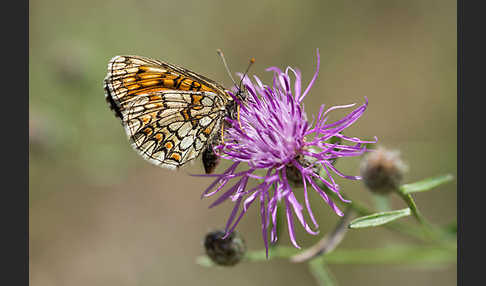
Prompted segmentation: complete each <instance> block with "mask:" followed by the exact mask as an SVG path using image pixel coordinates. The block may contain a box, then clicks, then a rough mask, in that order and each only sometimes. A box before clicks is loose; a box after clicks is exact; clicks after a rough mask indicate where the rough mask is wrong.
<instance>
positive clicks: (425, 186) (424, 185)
mask: <svg viewBox="0 0 486 286" xmlns="http://www.w3.org/2000/svg"><path fill="white" fill-rule="evenodd" d="M453 179H454V177H453V176H452V175H451V174H447V175H442V176H438V177H435V178H428V179H425V180H422V181H418V182H415V183H411V184H405V185H402V186H400V190H401V192H402V193H404V194H411V193H417V192H425V191H428V190H431V189H433V188H435V187H437V186H440V185H442V184H445V183H448V182H450V181H452V180H453Z"/></svg>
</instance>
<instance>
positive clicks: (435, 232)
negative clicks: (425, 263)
mask: <svg viewBox="0 0 486 286" xmlns="http://www.w3.org/2000/svg"><path fill="white" fill-rule="evenodd" d="M398 194H399V195H400V197H401V198H402V199H403V201H404V202H405V203H406V204H407V206H408V207H409V208H410V210H411V211H412V215H413V216H414V217H415V219H416V220H417V221H418V223H419V224H420V225H421V226H422V229H423V233H424V235H425V236H426V237H427V238H428V239H431V240H435V241H440V237H441V231H440V230H439V229H438V228H436V227H435V226H434V225H432V224H431V223H429V222H428V221H427V220H426V219H425V218H424V216H423V215H422V213H421V212H420V211H419V209H418V207H417V205H416V204H415V201H414V200H413V198H412V196H411V195H410V194H405V193H404V192H401V191H398Z"/></svg>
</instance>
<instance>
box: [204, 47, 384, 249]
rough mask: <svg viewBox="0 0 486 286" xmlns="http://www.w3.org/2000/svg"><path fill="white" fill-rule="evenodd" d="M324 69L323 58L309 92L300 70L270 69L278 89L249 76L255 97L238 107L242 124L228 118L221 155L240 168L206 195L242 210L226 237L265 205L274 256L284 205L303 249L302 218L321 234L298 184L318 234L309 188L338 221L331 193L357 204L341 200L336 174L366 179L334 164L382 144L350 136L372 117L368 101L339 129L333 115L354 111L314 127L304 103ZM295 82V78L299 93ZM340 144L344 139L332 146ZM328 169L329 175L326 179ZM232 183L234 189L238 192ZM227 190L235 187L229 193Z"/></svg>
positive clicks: (323, 114)
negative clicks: (299, 196)
mask: <svg viewBox="0 0 486 286" xmlns="http://www.w3.org/2000/svg"><path fill="white" fill-rule="evenodd" d="M319 64H320V57H319V51H317V70H316V72H315V74H314V76H313V78H312V80H311V81H310V83H309V85H308V86H307V88H306V89H305V90H304V92H302V80H301V73H300V71H299V70H298V69H292V68H291V67H287V69H286V70H285V72H283V71H282V70H280V69H279V68H277V67H270V68H268V69H267V71H271V72H273V74H274V75H273V86H272V87H269V86H267V85H264V84H263V83H262V82H261V81H260V79H259V78H258V77H256V76H254V79H255V82H256V83H253V82H252V81H251V80H250V79H249V78H247V77H245V78H244V79H243V85H244V86H245V88H246V90H247V91H248V96H247V98H246V100H245V102H238V103H239V104H240V106H241V110H240V116H239V120H232V119H230V118H227V119H226V120H227V121H228V122H229V123H230V128H227V129H226V130H225V134H224V143H223V144H221V145H219V146H216V147H215V151H216V153H218V154H219V156H221V157H222V158H224V159H227V160H230V161H233V162H234V163H233V164H232V165H231V166H230V167H229V168H228V169H227V170H226V171H225V172H223V173H222V174H212V175H207V176H211V177H215V181H214V182H213V183H212V184H211V185H210V186H209V187H208V188H207V189H206V190H205V191H204V192H203V197H210V196H213V195H215V194H216V193H222V194H221V195H220V196H219V198H217V199H216V200H215V201H214V202H213V203H212V204H211V205H210V207H214V206H217V205H219V204H221V203H223V202H224V201H226V200H228V199H230V200H231V201H233V202H234V203H235V206H234V208H233V210H232V212H231V214H230V216H229V219H228V221H227V223H226V229H225V232H226V236H228V235H229V234H231V233H232V232H233V230H234V229H235V227H236V226H237V225H238V223H239V222H240V220H241V218H242V217H243V216H244V215H245V213H246V212H247V211H248V209H249V207H250V206H251V205H252V204H253V202H255V201H256V200H259V201H260V215H261V224H262V235H263V241H264V244H265V248H266V253H267V257H268V245H269V239H268V232H270V242H272V243H273V242H275V241H276V240H277V230H276V225H277V223H276V220H277V203H278V202H283V206H284V207H283V210H284V211H285V214H286V219H287V224H288V230H289V235H290V239H291V242H292V244H293V245H294V246H295V247H296V248H300V246H299V245H298V244H297V241H296V238H295V231H294V215H295V216H296V217H297V220H298V221H299V222H300V224H301V225H302V226H303V227H304V229H305V230H306V231H307V232H308V233H310V234H313V235H315V234H317V233H318V232H317V231H315V230H313V229H312V228H311V227H310V226H309V224H308V223H307V221H306V219H305V218H304V214H303V209H304V207H303V206H302V204H301V203H300V202H298V201H297V199H296V197H295V194H294V192H295V191H297V190H295V189H293V188H291V183H292V182H293V183H296V182H298V183H301V185H302V186H303V192H304V203H305V207H306V209H307V212H308V214H309V217H310V220H311V221H312V224H313V226H314V228H315V229H317V228H318V227H319V226H318V224H317V222H316V219H315V217H314V215H313V213H312V210H311V208H310V203H309V198H308V189H310V188H313V189H314V190H315V191H316V192H317V193H318V194H319V195H320V197H321V198H322V199H323V200H324V201H325V202H326V203H327V204H328V205H329V206H330V207H331V208H332V209H333V210H334V212H335V213H336V214H338V215H339V216H342V215H343V213H342V211H341V210H340V209H339V208H338V207H337V206H336V205H335V203H334V202H333V201H332V200H331V199H330V198H329V196H328V194H327V193H326V192H329V191H331V192H334V193H335V194H336V195H337V196H338V197H339V198H340V199H341V200H342V201H344V202H349V201H347V200H345V199H344V198H343V197H342V196H341V194H340V192H339V186H338V185H337V183H336V182H335V180H334V179H333V177H332V176H331V173H335V174H337V175H338V176H341V177H343V178H347V179H350V180H358V179H360V177H359V176H346V175H344V174H342V173H341V172H339V171H338V170H337V169H336V168H335V167H334V165H333V162H334V161H335V160H336V159H337V158H340V157H353V156H359V155H361V154H363V153H364V152H365V151H366V147H365V145H364V143H375V142H376V141H373V142H370V141H363V140H360V139H358V138H355V137H348V136H345V135H343V134H342V131H343V130H344V129H346V128H347V127H349V126H350V125H352V124H353V123H354V122H355V121H356V120H357V119H358V118H359V117H360V116H361V115H362V114H363V112H364V111H365V110H366V107H367V105H368V101H367V99H366V98H365V103H364V104H363V105H361V106H359V107H358V108H356V109H355V110H353V111H352V112H350V113H349V114H348V115H346V116H345V117H343V118H342V119H340V120H338V121H335V122H332V123H329V122H328V114H329V112H331V111H333V110H336V109H341V108H349V107H352V106H354V104H350V105H342V106H334V107H331V108H328V109H327V110H326V109H325V106H324V105H322V106H321V107H320V110H319V114H318V116H317V118H314V120H313V122H314V123H309V121H308V120H307V116H306V114H305V112H304V106H303V103H302V101H303V100H304V98H305V97H306V96H307V94H308V93H309V91H310V89H311V87H312V85H313V84H314V82H315V80H316V78H317V75H318V73H319ZM291 76H293V77H294V78H295V80H294V82H293V87H292V80H291ZM234 98H235V100H238V99H237V98H236V97H234ZM333 137H337V138H339V139H340V140H334V143H330V139H331V138H333ZM343 142H349V143H350V144H351V145H345V144H343ZM245 164H246V165H247V169H246V170H244V171H238V172H237V167H238V166H240V165H245ZM321 169H322V171H323V172H319V170H321ZM250 179H256V180H258V181H259V183H258V184H257V186H255V187H253V188H249V187H248V183H249V180H250ZM230 181H233V182H234V184H232V185H231V184H230V183H229V182H230ZM318 182H321V183H322V184H324V185H325V186H326V187H327V189H328V190H324V189H323V188H321V187H320V186H319V185H318ZM227 185H231V187H229V188H228V189H226V190H225V191H222V190H223V188H224V187H225V186H227ZM294 185H295V184H294ZM299 191H300V190H299ZM240 208H241V211H239V209H240ZM238 212H239V214H238Z"/></svg>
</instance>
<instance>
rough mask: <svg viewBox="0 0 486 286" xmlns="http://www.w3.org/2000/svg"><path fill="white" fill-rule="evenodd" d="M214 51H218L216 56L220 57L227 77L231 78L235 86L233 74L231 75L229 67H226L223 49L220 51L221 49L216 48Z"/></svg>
mask: <svg viewBox="0 0 486 286" xmlns="http://www.w3.org/2000/svg"><path fill="white" fill-rule="evenodd" d="M216 52H217V53H218V56H219V57H220V58H221V60H222V61H223V65H224V67H225V68H226V72H227V73H228V75H229V77H230V78H231V80H232V81H233V84H234V85H235V86H236V81H235V79H234V78H233V76H232V75H231V72H230V69H229V67H228V64H227V63H226V59H225V58H224V54H223V51H221V49H217V50H216Z"/></svg>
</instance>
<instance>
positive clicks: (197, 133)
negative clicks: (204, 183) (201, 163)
mask: <svg viewBox="0 0 486 286" xmlns="http://www.w3.org/2000/svg"><path fill="white" fill-rule="evenodd" d="M155 95H156V96H160V98H161V100H162V101H163V104H162V105H159V104H156V103H157V102H154V101H153V100H152V101H151V98H154V96H155ZM195 96H196V97H197V96H201V97H202V100H201V102H200V103H201V104H199V105H194V104H193V101H194V97H195ZM189 98H191V99H189ZM191 101H192V102H191ZM217 102H218V98H217V95H216V94H213V93H200V92H196V93H194V92H181V91H179V92H174V91H171V92H165V93H162V92H158V93H155V94H150V95H147V96H138V97H137V99H136V100H132V101H131V103H130V105H129V106H128V107H127V108H126V110H127V112H124V113H123V122H124V126H125V131H126V133H127V135H128V137H129V139H130V141H131V143H132V146H133V148H134V149H135V150H136V151H137V152H138V153H139V154H140V155H142V156H143V157H144V158H145V159H146V160H148V161H150V162H152V163H154V164H156V165H162V166H164V167H168V168H175V167H179V166H182V165H184V164H185V163H187V162H188V161H190V160H192V159H194V158H196V157H197V156H198V155H199V153H200V152H201V151H202V150H203V149H204V147H205V146H206V144H207V141H208V140H209V139H210V138H212V137H213V136H214V134H215V133H217V132H218V129H219V126H220V124H221V119H222V118H223V115H224V114H223V111H222V110H221V109H220V108H219V106H218V105H217V104H216V103H217Z"/></svg>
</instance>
